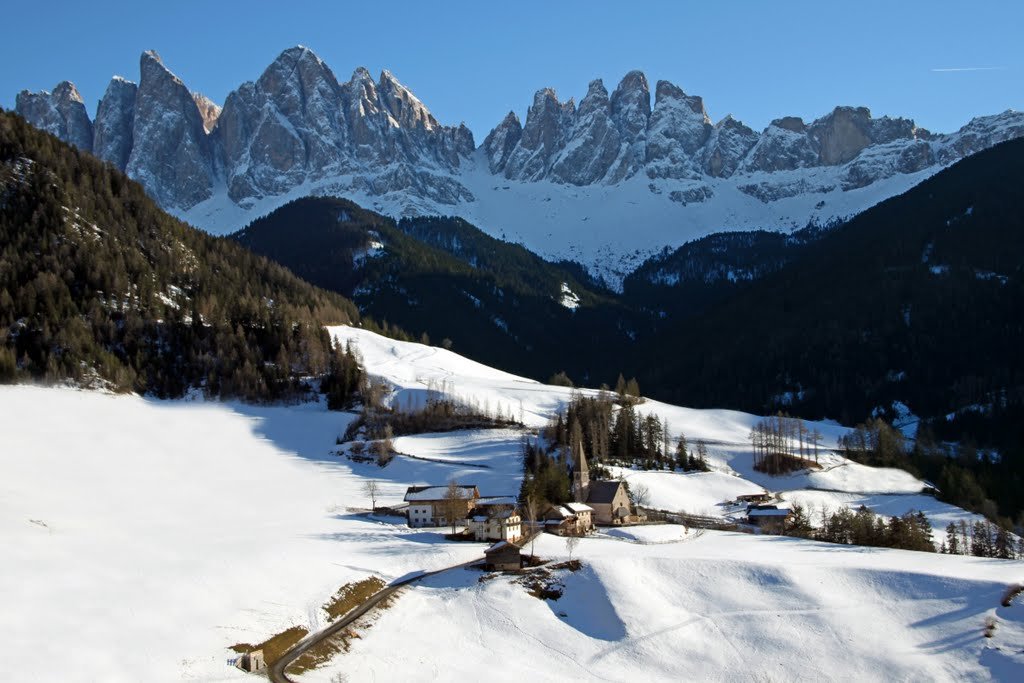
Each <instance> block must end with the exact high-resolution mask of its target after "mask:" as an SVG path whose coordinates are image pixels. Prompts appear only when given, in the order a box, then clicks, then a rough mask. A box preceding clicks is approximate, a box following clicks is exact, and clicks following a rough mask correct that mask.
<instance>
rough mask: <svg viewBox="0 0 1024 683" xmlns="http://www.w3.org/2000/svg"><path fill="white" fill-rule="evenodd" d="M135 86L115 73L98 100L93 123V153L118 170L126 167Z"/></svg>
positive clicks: (131, 133)
mask: <svg viewBox="0 0 1024 683" xmlns="http://www.w3.org/2000/svg"><path fill="white" fill-rule="evenodd" d="M138 91H139V86H137V85H136V84H135V83H132V82H131V81H126V80H125V79H123V78H121V77H120V76H115V77H114V78H113V79H112V80H111V81H110V85H108V86H107V91H106V92H105V93H104V94H103V99H101V100H100V106H99V108H98V109H97V110H96V122H95V125H94V126H93V153H94V154H95V155H96V156H98V157H99V158H100V159H103V160H104V161H109V162H110V163H112V164H113V165H114V166H117V168H118V169H120V170H122V171H123V170H125V168H127V167H128V158H129V157H130V156H131V153H132V135H133V129H134V127H135V98H136V95H137V94H138Z"/></svg>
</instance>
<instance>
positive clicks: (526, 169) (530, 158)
mask: <svg viewBox="0 0 1024 683" xmlns="http://www.w3.org/2000/svg"><path fill="white" fill-rule="evenodd" d="M575 115H576V105H575V103H574V102H573V100H572V99H570V100H569V101H568V102H566V103H565V104H562V103H561V102H559V101H558V95H556V94H555V91H554V90H552V89H551V88H543V89H541V90H538V91H537V92H536V93H535V94H534V96H533V104H532V105H530V109H529V111H527V113H526V124H525V125H524V126H523V132H522V135H521V136H520V138H519V143H518V145H517V146H516V149H515V150H513V152H512V154H510V155H509V158H508V161H507V162H506V164H505V177H507V178H515V179H517V180H540V179H541V178H544V177H545V176H546V175H547V171H548V169H549V168H550V165H551V161H552V160H553V159H554V157H555V155H556V154H557V153H558V151H559V150H561V149H562V147H563V146H564V145H565V140H566V137H567V135H568V133H569V131H570V129H571V127H572V125H573V122H574V121H573V120H574V118H575Z"/></svg>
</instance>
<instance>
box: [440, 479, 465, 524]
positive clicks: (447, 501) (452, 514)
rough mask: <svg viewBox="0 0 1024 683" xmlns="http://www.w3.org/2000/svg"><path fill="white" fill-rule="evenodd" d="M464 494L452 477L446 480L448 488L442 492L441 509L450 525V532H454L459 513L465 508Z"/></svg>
mask: <svg viewBox="0 0 1024 683" xmlns="http://www.w3.org/2000/svg"><path fill="white" fill-rule="evenodd" d="M465 500H466V499H465V494H464V493H463V491H462V488H461V487H460V486H459V483H458V482H457V481H455V480H454V479H452V480H451V481H449V482H448V488H447V490H445V492H444V500H443V502H442V509H443V510H444V516H445V518H446V519H447V520H448V523H449V524H451V526H452V534H454V533H455V530H456V527H457V526H458V519H459V515H461V514H462V511H463V510H464V509H465V506H466V503H465Z"/></svg>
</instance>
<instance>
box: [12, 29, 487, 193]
mask: <svg viewBox="0 0 1024 683" xmlns="http://www.w3.org/2000/svg"><path fill="white" fill-rule="evenodd" d="M18 113H20V114H21V115H22V116H24V117H25V118H26V119H27V120H29V121H30V122H32V123H33V124H35V125H36V126H38V127H41V128H44V129H45V130H47V131H49V132H51V133H54V134H55V135H57V136H59V137H61V138H62V139H64V140H67V141H68V142H72V143H73V144H76V145H78V146H79V147H80V148H82V149H84V150H87V151H95V153H96V154H97V156H99V157H100V158H102V159H104V160H106V161H109V162H110V163H112V164H114V165H115V166H117V167H118V168H120V169H122V170H125V171H127V173H128V174H129V175H130V176H131V177H133V178H134V179H136V180H138V181H139V182H141V183H142V184H143V186H144V187H145V188H146V190H147V191H148V192H149V193H150V194H151V195H152V196H153V197H154V198H155V199H156V200H157V201H158V202H159V203H160V204H161V205H162V206H163V207H165V208H168V209H171V210H176V211H179V212H186V211H188V210H189V209H191V208H192V207H194V206H195V205H197V204H199V203H201V202H203V201H205V200H207V199H210V198H211V197H212V196H213V192H214V188H215V187H216V186H218V185H220V184H223V185H224V186H225V187H226V192H227V198H228V199H229V200H230V201H232V202H234V203H235V204H238V205H240V206H245V205H248V204H251V203H252V202H254V201H257V200H260V199H262V198H264V197H268V196H274V195H280V194H283V193H286V192H288V191H290V190H292V189H293V188H295V187H297V186H301V185H303V184H305V183H310V182H312V183H317V182H321V181H332V182H334V183H335V190H336V191H337V192H339V193H342V192H344V191H345V190H346V189H359V190H361V191H368V192H369V193H371V194H386V193H394V192H408V193H410V194H411V195H416V196H421V197H425V198H427V199H429V200H431V201H435V202H439V203H447V204H451V203H455V202H459V201H465V200H468V199H471V198H472V196H471V195H470V194H469V192H468V190H466V189H465V188H464V187H463V186H462V185H461V184H460V183H459V182H458V181H457V180H455V179H454V178H453V176H454V175H456V174H457V173H458V171H459V168H460V166H461V165H462V164H463V163H464V162H465V161H466V159H468V158H469V157H470V156H471V155H472V154H473V151H474V149H475V144H474V141H473V135H472V133H471V132H470V131H469V129H468V128H466V127H465V126H464V125H463V126H458V127H446V126H442V125H440V124H439V123H438V122H437V120H436V119H435V118H434V117H433V115H431V113H430V111H429V110H428V109H427V108H426V107H425V106H424V105H423V103H422V102H420V101H419V100H418V99H417V98H416V97H415V95H413V94H412V92H411V91H410V90H409V89H408V88H406V87H405V86H403V85H402V84H401V83H399V82H398V80H397V79H396V78H395V77H394V76H393V75H392V74H390V73H389V72H386V71H385V72H384V73H383V74H381V77H380V79H379V80H378V81H374V80H373V78H372V77H371V76H370V74H369V73H368V72H367V71H366V70H365V69H357V70H356V72H355V73H354V74H353V76H352V78H351V80H349V81H348V82H346V83H340V82H339V81H338V80H337V78H335V76H334V74H333V72H331V70H330V69H329V68H328V67H327V65H326V64H324V63H323V61H322V60H320V58H319V57H317V56H316V55H315V54H314V53H313V52H312V51H311V50H309V49H308V48H304V47H296V48H291V49H289V50H285V51H284V52H283V53H281V55H280V56H279V57H278V58H277V59H276V60H274V62H273V63H272V64H271V65H270V66H269V67H268V68H267V70H266V71H265V72H264V73H263V75H262V76H260V78H259V79H258V80H257V81H256V82H255V83H245V84H243V85H242V86H240V87H239V88H238V89H237V90H235V91H234V92H232V93H231V94H229V95H228V97H227V99H226V100H225V102H224V107H223V109H222V108H221V107H219V106H218V105H217V104H216V103H214V102H212V101H211V100H210V99H209V98H207V97H205V96H203V95H201V94H199V93H194V92H190V91H189V89H188V88H187V87H186V86H185V84H184V83H183V82H182V81H181V79H179V78H178V77H177V76H175V75H174V74H173V73H171V72H170V71H169V70H168V69H167V68H166V67H165V66H164V65H163V63H162V62H161V60H160V57H159V56H158V55H157V54H156V53H155V52H146V53H145V54H143V55H142V59H141V62H140V80H139V84H138V85H137V86H136V85H135V84H134V83H131V82H129V81H126V80H124V79H122V78H115V79H114V80H113V81H112V82H111V83H110V86H109V87H108V88H107V92H106V94H105V95H104V96H103V99H102V100H101V101H100V104H99V107H98V110H97V114H96V122H95V126H93V124H92V122H90V121H89V117H88V115H87V113H86V111H85V106H84V104H83V103H82V99H81V97H80V96H79V95H78V92H77V91H76V90H75V89H74V86H73V85H71V84H70V83H62V84H61V85H59V86H58V87H57V88H55V89H54V91H53V92H52V93H48V92H41V93H28V92H24V93H22V94H21V95H19V96H18Z"/></svg>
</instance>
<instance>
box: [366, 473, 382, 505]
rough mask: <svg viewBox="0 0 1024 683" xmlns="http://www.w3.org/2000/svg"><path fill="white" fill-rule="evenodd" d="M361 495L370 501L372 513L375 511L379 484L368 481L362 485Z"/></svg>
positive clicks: (371, 480)
mask: <svg viewBox="0 0 1024 683" xmlns="http://www.w3.org/2000/svg"><path fill="white" fill-rule="evenodd" d="M363 493H365V494H366V495H367V497H368V498H369V499H370V505H371V506H372V510H373V511H374V512H376V511H377V494H379V493H380V484H378V483H377V482H376V481H374V480H373V479H370V480H368V481H367V482H366V483H365V484H363Z"/></svg>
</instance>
